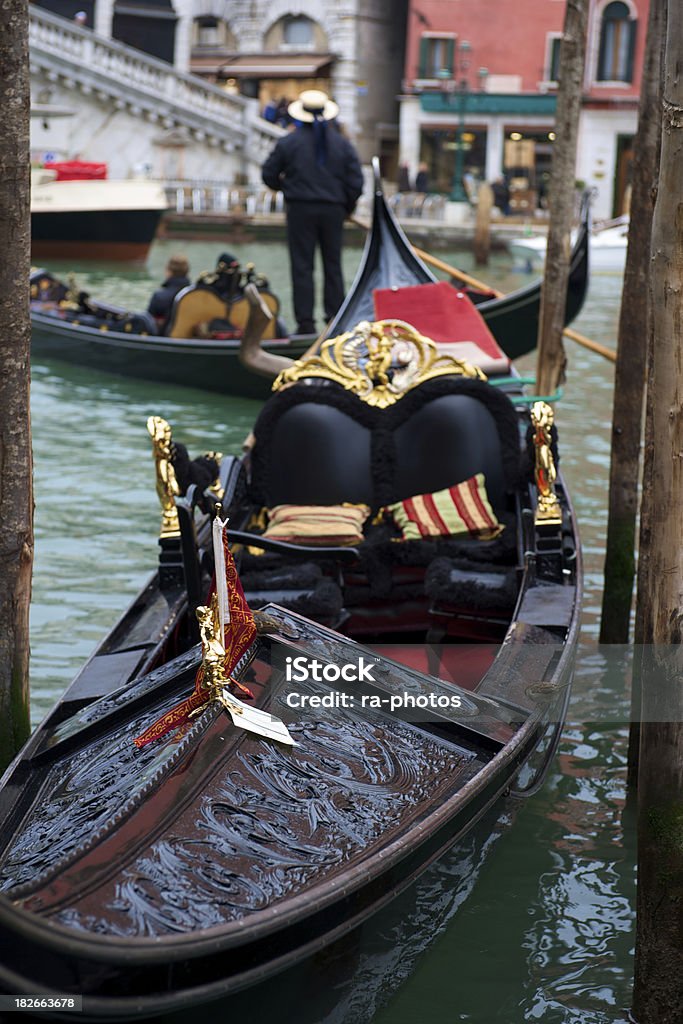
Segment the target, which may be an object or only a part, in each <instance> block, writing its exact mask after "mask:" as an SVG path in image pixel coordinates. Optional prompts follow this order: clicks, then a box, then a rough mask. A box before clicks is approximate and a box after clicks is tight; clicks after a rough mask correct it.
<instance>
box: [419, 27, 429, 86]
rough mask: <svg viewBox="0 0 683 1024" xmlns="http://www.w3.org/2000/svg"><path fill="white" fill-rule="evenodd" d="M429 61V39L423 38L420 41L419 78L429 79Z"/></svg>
mask: <svg viewBox="0 0 683 1024" xmlns="http://www.w3.org/2000/svg"><path fill="white" fill-rule="evenodd" d="M428 60H429V39H428V37H427V36H422V37H421V39H420V66H419V68H418V72H417V77H418V78H428V77H429V76H428V75H427V61H428Z"/></svg>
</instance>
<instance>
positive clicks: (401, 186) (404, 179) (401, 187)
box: [397, 162, 412, 192]
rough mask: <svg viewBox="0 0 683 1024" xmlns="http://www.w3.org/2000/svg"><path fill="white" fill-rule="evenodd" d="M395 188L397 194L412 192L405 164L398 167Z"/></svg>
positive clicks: (408, 170)
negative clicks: (396, 188)
mask: <svg viewBox="0 0 683 1024" xmlns="http://www.w3.org/2000/svg"><path fill="white" fill-rule="evenodd" d="M397 187H398V191H399V192H412V185H411V183H410V167H409V166H408V164H407V163H406V162H404V163H402V164H401V165H400V166H399V169H398V182H397Z"/></svg>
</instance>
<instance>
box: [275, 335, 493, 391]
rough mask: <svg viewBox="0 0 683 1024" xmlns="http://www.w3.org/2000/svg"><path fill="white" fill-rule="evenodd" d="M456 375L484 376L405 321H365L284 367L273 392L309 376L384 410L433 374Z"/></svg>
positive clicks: (435, 375) (483, 377) (484, 378)
mask: <svg viewBox="0 0 683 1024" xmlns="http://www.w3.org/2000/svg"><path fill="white" fill-rule="evenodd" d="M452 374H457V375H459V376H464V377H478V378H479V379H480V380H486V376H485V374H483V373H482V371H481V370H480V369H479V368H478V367H476V366H472V365H471V364H470V363H467V362H465V361H464V360H462V359H455V358H454V357H453V356H448V355H443V354H440V353H439V350H438V346H437V345H436V344H435V343H434V342H433V341H432V339H431V338H426V337H425V336H424V335H422V334H420V333H419V332H418V331H416V330H415V328H414V327H411V325H410V324H407V323H405V322H404V321H403V320H377V321H376V322H374V323H370V322H369V321H367V320H363V321H362V322H361V323H359V324H358V326H357V327H355V328H354V329H353V330H352V331H348V332H347V333H346V334H340V335H339V337H337V338H330V339H329V340H328V341H326V342H324V343H323V345H322V347H321V349H320V351H319V353H318V354H317V355H312V356H308V357H304V358H303V359H298V360H297V361H296V362H295V363H294V365H293V366H290V367H288V368H287V369H286V370H283V371H282V373H281V374H280V375H279V376H278V377H277V378H276V380H275V383H274V384H273V391H279V390H280V388H283V387H286V386H287V385H288V384H294V383H295V382H296V381H299V380H304V379H305V378H307V377H323V378H325V379H326V380H332V381H335V382H336V383H337V384H341V386H342V387H343V388H345V389H346V390H347V391H352V392H353V393H354V394H355V395H357V396H358V398H360V399H361V401H363V402H367V404H368V405H372V406H376V407H377V408H379V409H386V408H387V407H388V406H390V405H394V404H395V403H396V402H398V401H399V399H401V398H403V396H404V395H406V394H407V393H408V392H409V391H411V390H412V389H413V388H415V387H417V386H418V385H419V384H422V383H424V381H427V380H431V379H432V378H434V377H441V376H446V375H452Z"/></svg>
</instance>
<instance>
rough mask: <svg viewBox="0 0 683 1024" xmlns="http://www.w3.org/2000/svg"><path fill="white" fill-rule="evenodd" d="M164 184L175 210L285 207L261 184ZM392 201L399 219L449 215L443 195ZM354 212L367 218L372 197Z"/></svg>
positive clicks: (404, 195)
mask: <svg viewBox="0 0 683 1024" xmlns="http://www.w3.org/2000/svg"><path fill="white" fill-rule="evenodd" d="M164 185H165V188H166V195H167V197H168V202H169V206H170V207H171V209H173V210H175V212H176V213H191V214H207V215H209V214H244V215H246V216H248V217H256V216H263V215H267V214H273V213H276V214H281V213H284V209H285V201H284V197H283V195H282V193H281V192H271V191H270V189H265V188H263V187H260V186H236V185H231V184H229V183H228V182H220V181H166V182H165V183H164ZM389 205H390V206H391V208H392V209H393V211H394V213H395V215H396V216H397V217H398V218H399V220H410V219H413V218H419V219H421V220H425V221H427V220H429V221H443V220H445V217H446V199H445V198H444V197H443V196H440V195H423V194H422V193H416V192H397V193H395V195H393V196H391V197H390V199H389ZM355 212H356V215H357V216H359V217H361V218H363V217H365V218H366V219H367V218H368V217H369V215H370V213H371V209H370V199H369V198H366V197H365V196H363V198H362V199H361V200H360V202H359V204H358V207H357V209H356V211H355Z"/></svg>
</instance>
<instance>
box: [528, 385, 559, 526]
mask: <svg viewBox="0 0 683 1024" xmlns="http://www.w3.org/2000/svg"><path fill="white" fill-rule="evenodd" d="M554 419H555V414H554V412H553V410H552V407H551V406H549V405H548V403H547V402H534V404H533V405H532V407H531V424H532V426H533V430H534V451H535V454H536V458H535V462H536V466H535V472H536V488H537V490H538V504H537V506H536V516H535V521H536V525H537V526H561V525H562V510H561V509H560V503H559V501H558V499H557V495H556V494H555V478H556V477H557V470H556V469H555V460H554V459H553V454H552V451H551V447H550V442H551V430H552V425H553V421H554Z"/></svg>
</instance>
